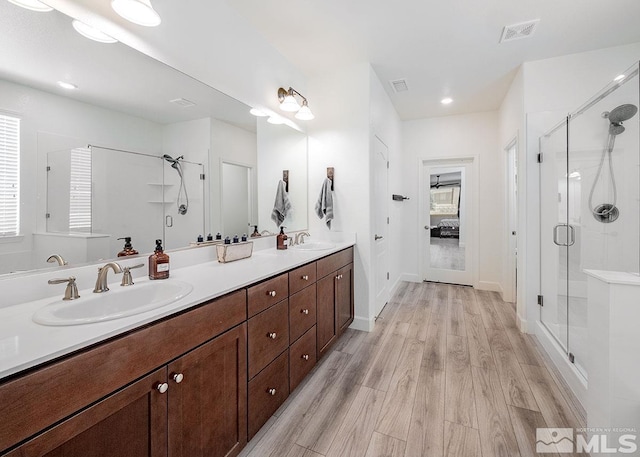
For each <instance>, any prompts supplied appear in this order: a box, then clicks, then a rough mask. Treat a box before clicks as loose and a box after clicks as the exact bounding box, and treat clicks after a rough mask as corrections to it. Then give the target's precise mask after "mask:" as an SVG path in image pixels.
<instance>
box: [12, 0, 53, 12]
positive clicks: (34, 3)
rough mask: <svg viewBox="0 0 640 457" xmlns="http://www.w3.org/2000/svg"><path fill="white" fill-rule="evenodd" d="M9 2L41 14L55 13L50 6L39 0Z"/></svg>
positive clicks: (14, 0)
mask: <svg viewBox="0 0 640 457" xmlns="http://www.w3.org/2000/svg"><path fill="white" fill-rule="evenodd" d="M9 2H10V3H13V4H14V5H18V6H21V7H23V8H26V9H28V10H31V11H37V12H39V13H46V12H49V11H53V8H51V7H50V6H49V5H45V4H44V3H42V2H39V1H38V0H9Z"/></svg>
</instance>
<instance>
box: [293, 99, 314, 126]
mask: <svg viewBox="0 0 640 457" xmlns="http://www.w3.org/2000/svg"><path fill="white" fill-rule="evenodd" d="M314 118H315V116H314V115H313V113H312V112H311V110H310V109H309V105H307V101H306V100H303V101H302V108H300V110H299V111H298V112H297V113H296V119H300V120H301V121H310V120H312V119H314Z"/></svg>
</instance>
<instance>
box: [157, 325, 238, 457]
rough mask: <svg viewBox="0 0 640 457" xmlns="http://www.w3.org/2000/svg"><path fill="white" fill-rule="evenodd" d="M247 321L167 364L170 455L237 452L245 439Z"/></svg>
mask: <svg viewBox="0 0 640 457" xmlns="http://www.w3.org/2000/svg"><path fill="white" fill-rule="evenodd" d="M246 341H247V336H246V324H242V325H239V326H238V327H235V328H233V329H231V330H229V331H228V332H227V333H224V334H222V335H221V336H219V337H217V338H214V339H213V340H211V341H210V342H208V343H205V344H204V345H202V346H200V347H199V348H197V349H195V350H193V351H191V352H189V353H188V354H186V355H184V356H182V357H180V358H179V359H177V360H175V361H174V362H172V363H170V364H169V366H168V368H169V369H168V377H169V457H205V456H206V457H222V456H235V455H238V454H239V453H240V450H241V449H242V448H243V447H244V445H245V444H246V443H247V422H246V420H247V365H246V363H247V346H246V344H247V343H246Z"/></svg>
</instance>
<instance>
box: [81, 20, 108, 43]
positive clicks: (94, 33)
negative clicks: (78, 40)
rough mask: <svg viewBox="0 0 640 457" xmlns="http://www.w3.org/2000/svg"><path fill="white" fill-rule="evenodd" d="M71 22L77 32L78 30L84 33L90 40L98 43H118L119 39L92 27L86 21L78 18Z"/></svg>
mask: <svg viewBox="0 0 640 457" xmlns="http://www.w3.org/2000/svg"><path fill="white" fill-rule="evenodd" d="M71 24H72V25H73V28H74V29H76V32H78V33H79V34H80V35H82V36H83V37H85V38H89V39H90V40H93V41H97V42H98V43H117V42H118V40H116V39H115V38H113V37H110V36H109V35H107V34H106V33H104V32H101V31H100V30H98V29H96V28H95V27H91V26H90V25H87V24H85V23H84V22H80V21H79V20H77V19H74V20H73V22H72V23H71Z"/></svg>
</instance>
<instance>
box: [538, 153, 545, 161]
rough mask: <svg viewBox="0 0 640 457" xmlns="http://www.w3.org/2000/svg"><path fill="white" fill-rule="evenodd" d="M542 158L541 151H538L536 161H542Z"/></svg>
mask: <svg viewBox="0 0 640 457" xmlns="http://www.w3.org/2000/svg"><path fill="white" fill-rule="evenodd" d="M543 159H544V158H543V157H542V153H541V152H540V153H538V163H542V160H543Z"/></svg>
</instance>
